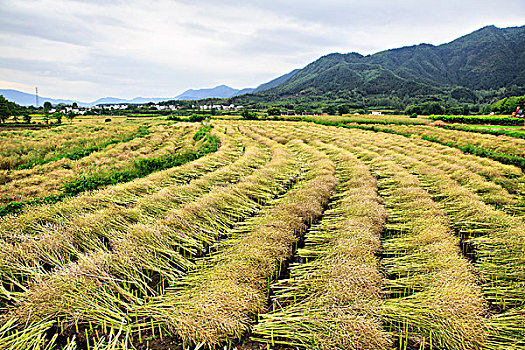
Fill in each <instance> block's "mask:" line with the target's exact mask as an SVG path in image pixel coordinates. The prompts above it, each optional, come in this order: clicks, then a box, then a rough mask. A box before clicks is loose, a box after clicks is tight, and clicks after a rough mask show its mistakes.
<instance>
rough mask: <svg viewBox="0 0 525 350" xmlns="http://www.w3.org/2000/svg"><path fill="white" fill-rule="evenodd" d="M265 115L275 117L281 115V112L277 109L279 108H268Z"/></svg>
mask: <svg viewBox="0 0 525 350" xmlns="http://www.w3.org/2000/svg"><path fill="white" fill-rule="evenodd" d="M266 113H268V115H274V116H277V115H281V110H280V109H279V107H270V108H268V110H267V111H266Z"/></svg>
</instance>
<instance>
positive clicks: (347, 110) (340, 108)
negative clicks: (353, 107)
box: [337, 105, 350, 115]
mask: <svg viewBox="0 0 525 350" xmlns="http://www.w3.org/2000/svg"><path fill="white" fill-rule="evenodd" d="M337 112H338V113H339V114H340V115H343V114H348V113H350V107H348V106H347V105H339V106H337Z"/></svg>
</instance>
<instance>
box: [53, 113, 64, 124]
mask: <svg viewBox="0 0 525 350" xmlns="http://www.w3.org/2000/svg"><path fill="white" fill-rule="evenodd" d="M63 116H64V114H62V112H56V113H54V114H53V117H55V119H56V120H57V124H62V117H63Z"/></svg>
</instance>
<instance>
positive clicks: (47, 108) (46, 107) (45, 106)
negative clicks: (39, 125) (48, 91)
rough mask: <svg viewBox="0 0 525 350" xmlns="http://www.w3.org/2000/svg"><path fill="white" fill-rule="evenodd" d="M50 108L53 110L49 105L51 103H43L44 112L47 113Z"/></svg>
mask: <svg viewBox="0 0 525 350" xmlns="http://www.w3.org/2000/svg"><path fill="white" fill-rule="evenodd" d="M51 108H53V105H52V104H51V102H49V101H46V102H44V110H46V111H49V110H50V109H51Z"/></svg>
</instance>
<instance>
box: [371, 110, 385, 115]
mask: <svg viewBox="0 0 525 350" xmlns="http://www.w3.org/2000/svg"><path fill="white" fill-rule="evenodd" d="M370 115H383V113H381V112H379V111H370Z"/></svg>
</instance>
